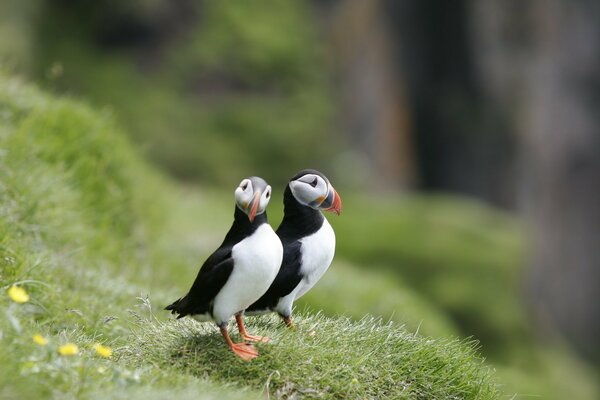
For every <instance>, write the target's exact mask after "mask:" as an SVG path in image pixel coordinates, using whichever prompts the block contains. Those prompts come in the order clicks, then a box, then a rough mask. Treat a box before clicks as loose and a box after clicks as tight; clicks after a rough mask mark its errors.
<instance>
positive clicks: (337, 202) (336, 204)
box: [323, 187, 342, 215]
mask: <svg viewBox="0 0 600 400" xmlns="http://www.w3.org/2000/svg"><path fill="white" fill-rule="evenodd" d="M331 190H332V191H333V193H331V194H332V195H333V200H332V202H331V205H330V206H329V207H327V208H324V209H323V210H324V211H332V212H334V213H336V214H337V215H340V214H341V212H342V199H341V198H340V195H339V194H338V193H337V192H336V190H335V189H334V188H333V187H332V188H331ZM328 197H329V196H328Z"/></svg>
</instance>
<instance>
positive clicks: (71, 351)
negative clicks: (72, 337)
mask: <svg viewBox="0 0 600 400" xmlns="http://www.w3.org/2000/svg"><path fill="white" fill-rule="evenodd" d="M58 352H59V353H60V355H61V356H74V355H76V354H78V353H79V347H77V345H76V344H73V343H67V344H63V345H62V346H60V347H59V348H58Z"/></svg>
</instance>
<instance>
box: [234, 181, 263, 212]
mask: <svg viewBox="0 0 600 400" xmlns="http://www.w3.org/2000/svg"><path fill="white" fill-rule="evenodd" d="M269 200H271V186H269V184H268V183H267V182H266V181H265V180H264V179H262V178H259V177H258V176H251V177H249V178H246V179H244V180H242V181H241V182H240V185H239V186H238V187H237V189H235V204H236V206H237V207H238V208H239V209H240V210H242V211H243V212H244V213H245V214H246V215H247V216H248V219H249V220H250V222H253V221H254V217H256V216H257V215H260V214H262V213H264V212H265V210H266V209H267V205H268V204H269Z"/></svg>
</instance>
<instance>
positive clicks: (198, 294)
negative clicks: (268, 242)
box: [165, 206, 267, 318]
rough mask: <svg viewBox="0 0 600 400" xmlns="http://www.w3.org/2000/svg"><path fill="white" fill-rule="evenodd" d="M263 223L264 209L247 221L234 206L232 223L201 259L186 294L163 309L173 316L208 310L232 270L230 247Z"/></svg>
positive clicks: (264, 220) (264, 217)
mask: <svg viewBox="0 0 600 400" xmlns="http://www.w3.org/2000/svg"><path fill="white" fill-rule="evenodd" d="M266 223H267V213H266V211H265V212H263V213H262V214H259V215H257V216H256V217H255V218H254V221H253V222H252V223H250V220H249V219H248V216H247V215H246V214H244V212H243V211H242V210H240V209H239V208H238V207H237V206H236V207H235V212H234V219H233V225H232V226H231V228H230V229H229V232H227V235H226V236H225V239H224V240H223V243H222V244H221V245H220V246H219V247H218V248H217V249H216V250H215V251H214V252H213V253H212V254H211V255H210V256H209V257H208V258H207V259H206V261H204V264H202V267H201V268H200V271H199V272H198V276H197V277H196V280H195V281H194V284H193V285H192V288H191V289H190V291H189V292H188V294H187V295H185V296H184V297H182V298H180V299H179V300H177V301H175V302H173V304H171V305H169V306H167V307H165V310H171V313H173V314H175V313H177V314H179V315H178V316H177V318H181V317H184V316H186V315H194V314H205V313H210V314H212V308H213V302H214V298H215V297H216V296H217V294H218V293H219V292H220V291H221V289H222V288H223V286H224V285H225V283H226V282H227V280H228V279H229V276H230V275H231V271H233V267H234V262H233V258H232V256H231V249H232V248H233V246H235V245H236V244H237V243H239V242H241V241H242V240H244V239H245V238H247V237H248V236H250V235H252V234H253V233H254V231H256V229H258V227H259V226H260V225H262V224H266Z"/></svg>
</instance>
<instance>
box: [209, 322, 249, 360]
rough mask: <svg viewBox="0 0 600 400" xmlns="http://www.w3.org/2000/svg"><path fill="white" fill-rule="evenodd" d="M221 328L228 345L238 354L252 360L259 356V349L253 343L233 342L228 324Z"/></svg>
mask: <svg viewBox="0 0 600 400" xmlns="http://www.w3.org/2000/svg"><path fill="white" fill-rule="evenodd" d="M219 329H221V334H222V335H223V337H224V338H225V341H226V342H227V345H228V346H229V348H230V349H231V350H232V351H233V352H234V353H235V355H236V356H238V357H240V358H241V359H242V360H244V361H250V360H252V359H254V358H256V357H258V350H256V349H255V348H254V346H252V345H251V344H249V343H233V341H232V340H231V338H230V337H229V333H228V332H227V324H223V325H222V326H219Z"/></svg>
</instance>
